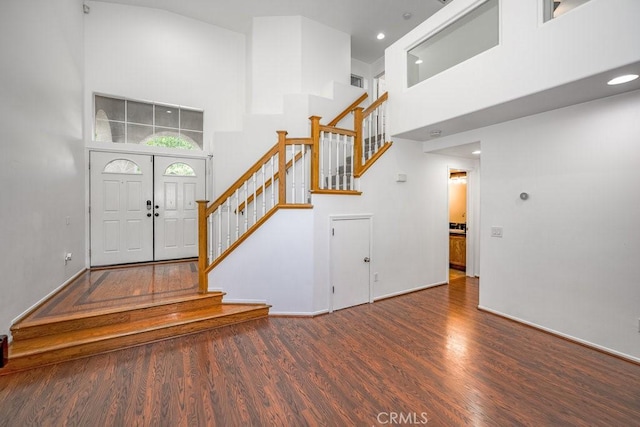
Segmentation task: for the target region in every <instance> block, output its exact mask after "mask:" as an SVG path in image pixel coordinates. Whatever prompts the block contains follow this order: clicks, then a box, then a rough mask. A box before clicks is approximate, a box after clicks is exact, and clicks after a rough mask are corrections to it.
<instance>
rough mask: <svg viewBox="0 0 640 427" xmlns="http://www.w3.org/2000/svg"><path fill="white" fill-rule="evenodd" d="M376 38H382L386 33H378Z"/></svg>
mask: <svg viewBox="0 0 640 427" xmlns="http://www.w3.org/2000/svg"><path fill="white" fill-rule="evenodd" d="M376 38H377V39H378V40H382V39H383V38H384V33H378V35H377V36H376Z"/></svg>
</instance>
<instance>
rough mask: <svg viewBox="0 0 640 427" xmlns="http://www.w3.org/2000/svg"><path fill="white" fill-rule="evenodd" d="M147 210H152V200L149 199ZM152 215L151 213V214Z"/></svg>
mask: <svg viewBox="0 0 640 427" xmlns="http://www.w3.org/2000/svg"><path fill="white" fill-rule="evenodd" d="M147 210H148V211H150V210H151V200H147ZM149 216H151V215H149Z"/></svg>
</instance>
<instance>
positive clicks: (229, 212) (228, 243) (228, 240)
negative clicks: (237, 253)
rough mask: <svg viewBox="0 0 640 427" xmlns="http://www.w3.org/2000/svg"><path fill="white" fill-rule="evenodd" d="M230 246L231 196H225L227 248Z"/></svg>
mask: <svg viewBox="0 0 640 427" xmlns="http://www.w3.org/2000/svg"><path fill="white" fill-rule="evenodd" d="M229 246H231V196H229V197H228V198H227V249H229Z"/></svg>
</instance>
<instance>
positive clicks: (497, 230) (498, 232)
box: [491, 227, 502, 237]
mask: <svg viewBox="0 0 640 427" xmlns="http://www.w3.org/2000/svg"><path fill="white" fill-rule="evenodd" d="M491 237H502V227H491Z"/></svg>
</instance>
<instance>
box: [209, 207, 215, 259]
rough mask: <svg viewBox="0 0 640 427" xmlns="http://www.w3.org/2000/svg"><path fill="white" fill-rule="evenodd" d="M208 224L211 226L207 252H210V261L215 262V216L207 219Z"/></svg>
mask: <svg viewBox="0 0 640 427" xmlns="http://www.w3.org/2000/svg"><path fill="white" fill-rule="evenodd" d="M207 222H208V223H209V224H208V225H209V230H208V231H209V239H208V241H207V250H208V252H209V259H210V260H214V259H215V256H214V252H213V247H214V244H215V241H214V239H213V238H214V233H213V214H211V215H209V216H208V217H207Z"/></svg>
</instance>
